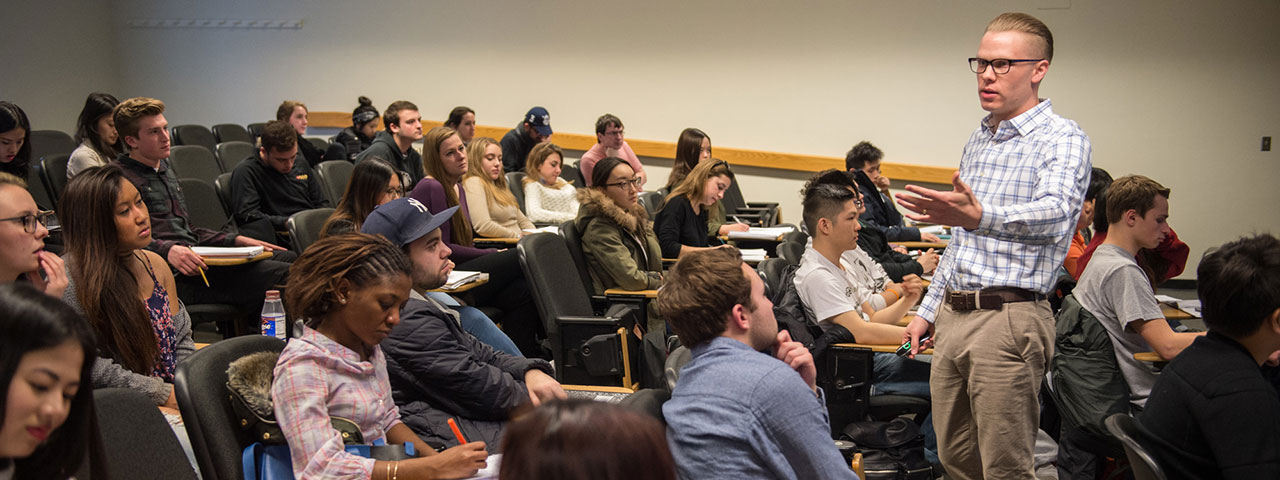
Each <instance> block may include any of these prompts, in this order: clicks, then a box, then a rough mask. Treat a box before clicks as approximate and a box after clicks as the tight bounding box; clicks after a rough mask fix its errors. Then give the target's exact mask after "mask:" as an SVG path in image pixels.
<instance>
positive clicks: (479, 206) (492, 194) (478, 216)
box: [458, 136, 533, 238]
mask: <svg viewBox="0 0 1280 480" xmlns="http://www.w3.org/2000/svg"><path fill="white" fill-rule="evenodd" d="M458 138H459V139H461V138H462V137H461V136H459V137H458ZM466 160H467V165H466V168H467V171H466V175H464V176H463V177H462V188H463V190H466V191H467V213H468V214H469V215H470V216H471V225H472V227H474V228H475V231H476V235H477V236H480V237H489V238H520V237H521V236H523V235H524V229H526V228H533V222H531V221H529V219H528V218H527V217H525V216H524V212H521V211H520V204H519V203H516V196H515V194H513V193H511V188H510V187H508V186H507V176H506V175H505V174H503V173H502V147H499V146H498V142H497V141H496V140H494V139H492V138H489V137H480V138H477V139H475V141H473V142H471V145H470V146H468V147H467V158H466Z"/></svg>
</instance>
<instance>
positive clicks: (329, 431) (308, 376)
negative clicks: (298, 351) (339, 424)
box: [271, 359, 374, 479]
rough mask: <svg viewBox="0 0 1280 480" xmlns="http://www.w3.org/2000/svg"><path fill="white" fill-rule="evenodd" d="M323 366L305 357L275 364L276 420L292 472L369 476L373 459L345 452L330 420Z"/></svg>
mask: <svg viewBox="0 0 1280 480" xmlns="http://www.w3.org/2000/svg"><path fill="white" fill-rule="evenodd" d="M325 374H326V369H325V368H324V367H323V366H321V365H318V364H316V363H315V362H312V361H308V360H305V359H296V360H295V359H290V360H287V361H286V363H284V364H281V365H279V366H277V367H276V370H275V380H274V381H273V382H272V383H271V397H272V401H273V402H274V404H275V412H276V421H278V422H279V424H280V429H281V430H282V431H283V432H284V437H285V440H288V442H289V454H290V455H291V456H292V460H293V473H294V475H295V476H297V478H299V479H308V478H361V479H364V478H370V476H371V475H372V474H373V463H374V460H373V459H372V458H364V457H360V456H357V455H352V454H350V453H347V451H346V450H345V448H344V447H343V444H342V435H341V434H340V433H338V431H337V430H334V428H333V425H332V424H331V423H330V420H329V411H328V408H327V407H326V406H325V399H326V398H327V397H328V395H329V390H328V383H327V381H326V378H325Z"/></svg>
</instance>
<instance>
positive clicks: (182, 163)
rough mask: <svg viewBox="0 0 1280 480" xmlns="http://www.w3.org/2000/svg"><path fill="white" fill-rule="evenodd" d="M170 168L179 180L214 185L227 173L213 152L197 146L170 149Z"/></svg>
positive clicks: (179, 146) (180, 146)
mask: <svg viewBox="0 0 1280 480" xmlns="http://www.w3.org/2000/svg"><path fill="white" fill-rule="evenodd" d="M169 166H171V167H173V173H174V175H177V176H178V178H198V179H201V180H204V181H206V182H209V184H210V185H212V184H213V182H214V181H215V180H217V179H218V175H222V174H223V173H225V171H224V170H223V169H222V164H220V163H218V157H216V156H214V154H213V150H205V148H204V147H200V146H196V145H178V146H176V147H173V148H171V149H169Z"/></svg>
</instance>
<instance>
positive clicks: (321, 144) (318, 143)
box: [303, 137, 329, 152]
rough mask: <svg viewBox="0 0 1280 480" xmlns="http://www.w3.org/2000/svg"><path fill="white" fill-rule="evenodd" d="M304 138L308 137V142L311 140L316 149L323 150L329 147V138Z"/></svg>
mask: <svg viewBox="0 0 1280 480" xmlns="http://www.w3.org/2000/svg"><path fill="white" fill-rule="evenodd" d="M303 138H305V139H307V141H308V142H311V145H312V146H314V147H316V150H319V151H321V152H323V151H325V150H328V149H329V141H328V140H325V139H323V138H316V137H303Z"/></svg>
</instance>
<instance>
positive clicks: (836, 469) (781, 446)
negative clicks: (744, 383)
mask: <svg viewBox="0 0 1280 480" xmlns="http://www.w3.org/2000/svg"><path fill="white" fill-rule="evenodd" d="M760 384H761V385H776V386H777V387H776V388H762V389H760V390H757V395H756V400H757V402H759V403H755V404H756V405H759V407H758V409H757V410H755V411H754V412H753V413H754V414H755V416H756V420H757V423H756V425H757V426H758V427H760V430H756V431H753V432H752V435H753V436H754V437H756V438H753V439H752V442H751V443H752V445H753V446H755V448H757V449H761V446H762V445H768V444H770V443H772V444H773V445H772V446H771V448H768V449H767V450H759V451H758V452H757V453H758V454H759V455H760V457H761V458H762V459H764V462H765V463H766V464H770V463H776V462H782V461H785V462H786V463H788V464H789V466H790V469H791V470H792V471H793V472H795V477H796V478H845V479H856V478H857V475H855V474H854V473H853V469H852V468H850V466H849V465H848V464H846V463H845V461H844V457H843V456H841V455H840V451H839V450H837V449H836V446H835V443H834V442H832V441H831V437H830V436H828V435H827V432H829V431H830V429H831V426H830V424H829V423H828V420H827V409H826V408H825V407H824V404H823V403H822V401H821V400H820V399H819V398H818V395H816V394H814V392H813V391H812V390H809V387H808V385H805V384H804V381H802V380H801V379H800V376H799V375H798V374H796V373H795V371H794V370H791V369H790V368H788V367H786V366H785V365H781V366H779V367H778V368H776V369H774V370H773V371H772V372H770V373H769V374H768V375H766V376H765V377H764V378H763V379H761V381H760ZM753 430H755V429H753ZM775 452H777V453H781V454H782V458H781V459H779V458H776V455H773V453H775ZM778 470H782V469H778ZM782 471H785V470H782ZM778 476H779V477H782V476H783V475H778Z"/></svg>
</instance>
